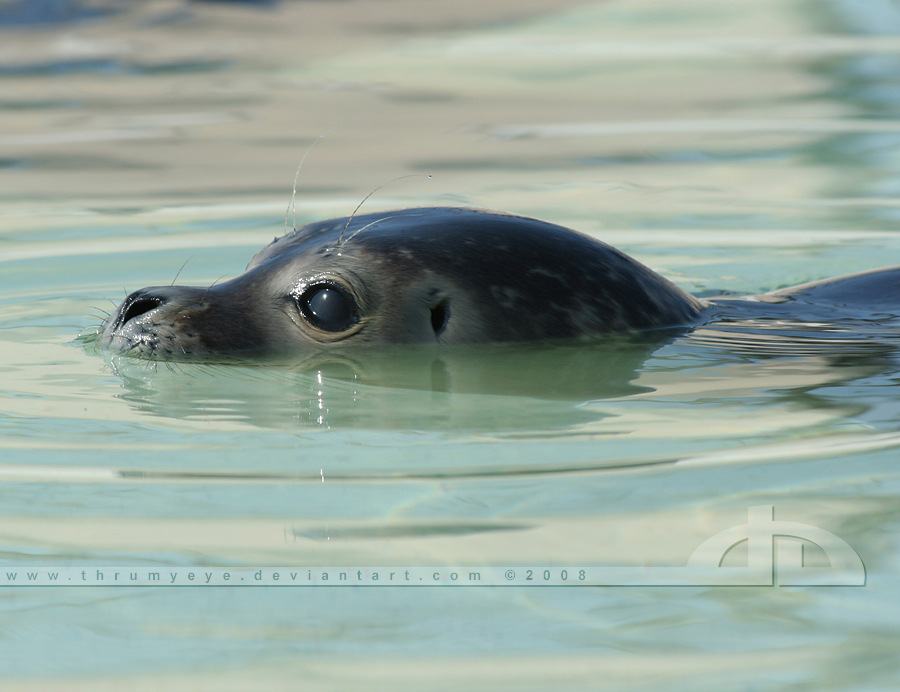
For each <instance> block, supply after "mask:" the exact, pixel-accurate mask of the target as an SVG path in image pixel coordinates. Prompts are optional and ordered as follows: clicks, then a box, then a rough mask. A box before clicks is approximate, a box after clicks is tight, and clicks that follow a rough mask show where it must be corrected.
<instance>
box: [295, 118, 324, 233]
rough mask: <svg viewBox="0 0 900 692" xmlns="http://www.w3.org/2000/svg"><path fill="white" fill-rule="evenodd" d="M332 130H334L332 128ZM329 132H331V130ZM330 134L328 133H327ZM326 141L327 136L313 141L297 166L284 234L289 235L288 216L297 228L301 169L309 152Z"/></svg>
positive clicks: (320, 136) (321, 136)
mask: <svg viewBox="0 0 900 692" xmlns="http://www.w3.org/2000/svg"><path fill="white" fill-rule="evenodd" d="M331 129H332V130H333V129H334V128H331ZM328 132H331V130H329V131H328ZM326 134H328V133H326ZM323 139H325V135H319V136H318V138H316V139H314V140H313V143H312V144H310V145H309V148H308V149H307V150H306V151H305V152H304V153H303V156H301V157H300V165H298V166H297V172H296V173H294V191H293V192H292V193H291V202H290V204H288V208H287V211H285V212H284V233H285V235H287V232H288V216H289V215H291V214H293V221H292V223H293V225H292V228H297V208H296V207H295V206H294V200H295V199H296V198H297V180H299V179H300V169H301V168H303V162H304V161H306V157H307V156H309V152H311V151H312V150H313V147H314V146H316V145H317V144H318V143H319V142H321V141H322V140H323Z"/></svg>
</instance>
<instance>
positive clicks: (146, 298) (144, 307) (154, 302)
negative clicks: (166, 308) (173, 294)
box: [116, 291, 168, 328]
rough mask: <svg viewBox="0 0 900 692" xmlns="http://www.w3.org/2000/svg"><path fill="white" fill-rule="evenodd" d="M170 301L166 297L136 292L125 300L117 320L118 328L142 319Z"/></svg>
mask: <svg viewBox="0 0 900 692" xmlns="http://www.w3.org/2000/svg"><path fill="white" fill-rule="evenodd" d="M167 300H168V299H167V298H166V297H165V296H161V295H154V294H151V293H148V292H147V291H136V292H134V293H132V294H131V295H130V296H128V297H127V298H126V299H125V302H124V303H123V304H122V307H121V309H120V311H119V319H118V320H116V328H119V327H122V326H124V325H125V324H126V323H128V322H130V321H131V320H133V319H135V318H136V317H140V316H141V315H143V314H145V313H148V312H150V311H151V310H154V309H156V308H158V307H159V306H160V305H163V304H164V303H165V302H166V301H167Z"/></svg>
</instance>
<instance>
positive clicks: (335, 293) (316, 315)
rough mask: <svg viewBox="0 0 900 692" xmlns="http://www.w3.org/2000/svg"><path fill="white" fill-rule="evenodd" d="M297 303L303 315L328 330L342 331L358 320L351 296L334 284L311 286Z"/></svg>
mask: <svg viewBox="0 0 900 692" xmlns="http://www.w3.org/2000/svg"><path fill="white" fill-rule="evenodd" d="M297 303H298V305H299V306H300V312H302V313H303V316H304V317H305V318H306V319H307V320H308V321H309V322H310V323H311V324H312V325H313V326H314V327H318V328H319V329H322V330H324V331H326V332H342V331H344V330H346V329H348V328H349V327H351V326H352V325H353V324H355V323H356V322H357V320H358V318H357V315H356V310H355V308H354V305H353V301H352V300H351V298H350V296H348V295H347V294H346V293H345V292H344V291H343V290H341V289H340V288H338V287H337V286H334V285H332V284H316V285H315V286H310V287H309V288H308V289H306V291H304V292H303V294H302V295H301V296H300V298H299V299H298V301H297Z"/></svg>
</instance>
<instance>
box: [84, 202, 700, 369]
mask: <svg viewBox="0 0 900 692" xmlns="http://www.w3.org/2000/svg"><path fill="white" fill-rule="evenodd" d="M705 307H706V304H705V303H704V302H702V301H700V300H698V299H697V298H694V297H693V296H691V295H690V294H688V293H686V292H685V291H683V290H681V289H680V288H679V287H677V286H676V285H675V284H673V283H672V282H670V281H668V280H667V279H665V278H663V277H662V276H660V275H659V274H657V273H655V272H653V271H652V270H650V269H648V268H647V267H645V266H644V265H643V264H641V263H639V262H637V261H636V260H634V259H632V258H631V257H629V256H628V255H626V254H624V253H622V252H620V251H619V250H616V249H615V248H613V247H611V246H609V245H606V244H605V243H602V242H600V241H598V240H595V239H593V238H590V237H588V236H586V235H582V234H580V233H577V232H575V231H572V230H569V229H567V228H563V227H561V226H557V225H554V224H550V223H547V222H544V221H539V220H537V219H532V218H527V217H522V216H515V215H512V214H504V213H498V212H488V211H482V210H475V209H461V208H448V207H438V208H419V209H404V210H400V211H394V212H386V213H378V214H367V215H362V216H356V217H351V218H349V219H348V218H339V219H331V220H328V221H321V222H317V223H313V224H310V225H308V226H304V227H303V228H300V229H296V230H294V231H292V232H289V233H288V234H286V235H285V236H283V237H281V238H277V239H275V240H274V241H273V242H272V243H271V244H269V245H268V246H267V247H265V248H263V249H262V250H260V251H259V252H258V253H257V254H256V255H255V256H254V257H253V258H252V259H251V261H250V264H249V265H248V266H247V269H246V271H245V273H244V274H242V275H241V276H238V277H237V278H235V279H232V280H231V281H227V282H225V283H221V284H217V285H214V286H210V287H186V286H154V287H150V288H144V289H141V290H139V291H135V292H134V293H132V294H131V295H129V296H128V297H127V298H126V299H125V300H124V301H123V302H122V304H121V305H120V306H119V308H118V309H117V310H116V311H115V313H114V314H112V315H111V316H110V317H109V319H107V320H106V321H105V322H104V324H103V325H102V326H101V331H100V335H99V337H100V344H101V346H102V347H104V348H106V349H108V350H110V351H114V352H119V353H128V354H131V355H136V356H139V357H143V358H149V359H160V360H171V359H195V358H208V357H211V356H228V355H253V354H269V353H276V352H281V353H292V352H303V351H309V350H315V349H329V350H331V349H346V348H351V347H358V346H364V345H385V344H447V345H450V344H478V343H493V342H526V341H545V340H557V339H571V338H577V337H593V336H601V335H607V334H615V333H625V332H637V331H645V330H656V329H662V328H666V327H677V326H685V325H690V324H693V323H694V322H696V321H697V319H698V318H699V317H700V315H701V313H702V311H703V310H704V308H705Z"/></svg>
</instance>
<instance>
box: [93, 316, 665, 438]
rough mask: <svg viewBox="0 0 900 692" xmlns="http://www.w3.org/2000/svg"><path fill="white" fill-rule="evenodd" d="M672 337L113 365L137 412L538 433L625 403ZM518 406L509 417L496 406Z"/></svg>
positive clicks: (119, 360)
mask: <svg viewBox="0 0 900 692" xmlns="http://www.w3.org/2000/svg"><path fill="white" fill-rule="evenodd" d="M679 333H681V330H678V331H676V330H665V331H661V332H657V333H653V334H640V335H634V336H615V337H608V338H604V339H597V340H593V341H591V342H585V341H581V340H579V341H577V342H569V343H560V344H491V345H481V346H460V347H443V348H436V347H428V346H393V347H384V348H380V347H373V348H366V349H361V350H359V351H356V352H342V353H335V352H321V353H314V354H310V355H307V356H305V357H302V358H296V357H295V358H293V359H292V358H290V357H288V356H284V357H278V356H272V357H268V358H266V359H265V360H259V359H256V360H253V361H244V362H243V363H239V362H237V361H235V360H228V361H221V362H216V363H187V362H181V363H167V362H153V361H146V360H139V359H135V358H131V357H128V356H119V355H115V356H111V357H110V358H109V363H110V366H111V368H112V369H113V372H114V373H115V374H116V375H118V376H119V377H120V378H121V379H122V381H123V383H124V385H125V388H126V390H127V393H126V394H124V395H123V398H125V399H126V400H128V401H130V402H133V404H134V405H136V406H137V407H138V408H140V409H141V410H143V411H146V412H151V413H153V414H156V415H160V416H166V417H175V418H215V419H229V420H242V421H246V422H249V423H252V424H254V425H258V426H262V427H276V428H285V427H301V428H305V427H340V428H366V429H410V428H411V429H439V430H446V429H453V430H466V429H472V430H521V429H530V430H533V429H542V430H544V429H548V428H555V427H558V426H563V425H570V424H572V423H573V421H575V422H587V421H589V420H595V419H596V418H597V414H596V412H594V413H588V412H584V413H583V414H582V415H579V414H577V413H573V407H572V404H573V402H574V403H580V402H583V401H586V400H594V399H609V398H618V397H627V396H629V395H633V394H636V393H639V392H642V391H646V389H645V388H643V387H639V386H636V385H634V384H632V382H633V380H634V379H635V378H636V377H637V372H638V370H639V368H641V367H642V366H643V364H644V363H645V361H646V360H647V359H648V358H649V357H650V356H651V355H652V353H653V352H654V351H655V350H657V349H658V348H659V347H660V346H662V345H663V344H665V343H669V342H671V341H672V340H673V339H674V338H675V337H676V336H677V335H678V334H679ZM513 397H514V398H515V399H516V405H515V407H514V413H512V412H511V410H510V409H505V408H504V406H502V405H501V404H500V402H501V401H504V400H510V399H511V398H513Z"/></svg>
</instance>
